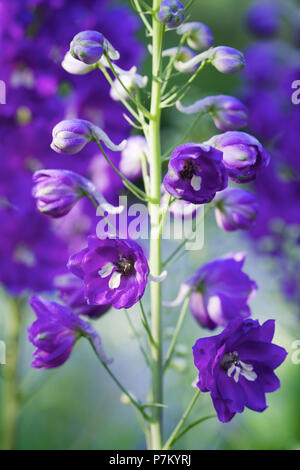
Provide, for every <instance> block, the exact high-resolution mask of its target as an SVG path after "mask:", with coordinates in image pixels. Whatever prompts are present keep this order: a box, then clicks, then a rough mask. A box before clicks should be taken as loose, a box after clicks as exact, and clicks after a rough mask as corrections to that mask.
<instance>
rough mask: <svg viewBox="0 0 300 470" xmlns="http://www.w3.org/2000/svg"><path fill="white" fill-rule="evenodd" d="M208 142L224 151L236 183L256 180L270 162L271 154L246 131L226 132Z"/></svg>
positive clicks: (232, 177) (225, 162)
mask: <svg viewBox="0 0 300 470" xmlns="http://www.w3.org/2000/svg"><path fill="white" fill-rule="evenodd" d="M206 143H207V144H208V145H211V146H212V147H215V148H217V149H219V150H221V151H222V152H223V161H224V164H225V166H226V168H227V170H228V174H229V177H230V178H231V179H232V180H233V181H235V182H236V183H248V182H249V181H253V180H255V178H256V174H257V173H258V172H259V171H260V170H262V169H263V168H265V167H267V166H268V164H269V162H270V155H269V154H268V152H267V151H266V150H265V149H264V147H263V146H262V144H261V143H260V142H259V141H258V140H257V139H256V138H255V137H253V136H252V135H250V134H247V133H246V132H238V131H232V132H225V134H220V135H216V136H214V137H212V138H211V139H210V140H209V141H208V142H206Z"/></svg>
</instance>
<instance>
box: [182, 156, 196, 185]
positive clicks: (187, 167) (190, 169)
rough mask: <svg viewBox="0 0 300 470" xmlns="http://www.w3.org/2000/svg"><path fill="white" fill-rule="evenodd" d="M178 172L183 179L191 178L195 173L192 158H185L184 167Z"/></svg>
mask: <svg viewBox="0 0 300 470" xmlns="http://www.w3.org/2000/svg"><path fill="white" fill-rule="evenodd" d="M178 173H179V176H180V178H181V179H182V180H191V179H192V178H193V176H194V174H195V169H194V164H193V162H191V161H190V160H184V165H183V169H182V170H181V171H179V172H178Z"/></svg>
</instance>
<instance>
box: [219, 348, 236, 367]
mask: <svg viewBox="0 0 300 470" xmlns="http://www.w3.org/2000/svg"><path fill="white" fill-rule="evenodd" d="M239 361H240V358H239V355H238V353H237V352H236V351H234V352H230V353H228V354H224V356H223V358H222V361H221V368H222V369H223V370H225V371H227V370H228V369H230V367H231V366H232V365H233V364H234V365H235V366H237V365H238V364H239Z"/></svg>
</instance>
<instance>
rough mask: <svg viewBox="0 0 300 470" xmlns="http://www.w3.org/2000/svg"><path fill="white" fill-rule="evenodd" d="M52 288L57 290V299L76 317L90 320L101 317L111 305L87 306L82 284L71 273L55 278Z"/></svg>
mask: <svg viewBox="0 0 300 470" xmlns="http://www.w3.org/2000/svg"><path fill="white" fill-rule="evenodd" d="M54 286H55V287H56V288H57V289H58V290H59V298H60V299H61V300H62V301H63V302H64V304H65V305H66V306H67V307H69V308H70V309H71V310H72V311H73V312H74V313H75V314H76V315H85V316H87V317H89V318H91V319H96V318H100V317H102V316H103V315H104V314H105V313H107V312H108V311H109V310H110V309H111V305H110V304H108V305H88V304H87V302H86V299H85V297H84V283H83V281H82V280H81V279H79V278H78V277H77V276H74V274H72V273H68V274H64V275H61V276H57V277H56V278H55V279H54Z"/></svg>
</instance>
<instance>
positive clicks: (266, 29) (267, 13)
mask: <svg viewBox="0 0 300 470" xmlns="http://www.w3.org/2000/svg"><path fill="white" fill-rule="evenodd" d="M280 16H281V11H280V7H279V5H278V4H276V2H274V1H270V0H266V1H265V0H263V1H262V0H259V2H255V3H253V4H252V5H250V7H249V8H248V11H247V16H246V23H247V26H248V28H249V29H250V31H251V32H252V33H253V34H255V35H257V36H260V37H272V36H276V35H277V34H278V33H279V29H280V20H281V18H280Z"/></svg>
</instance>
